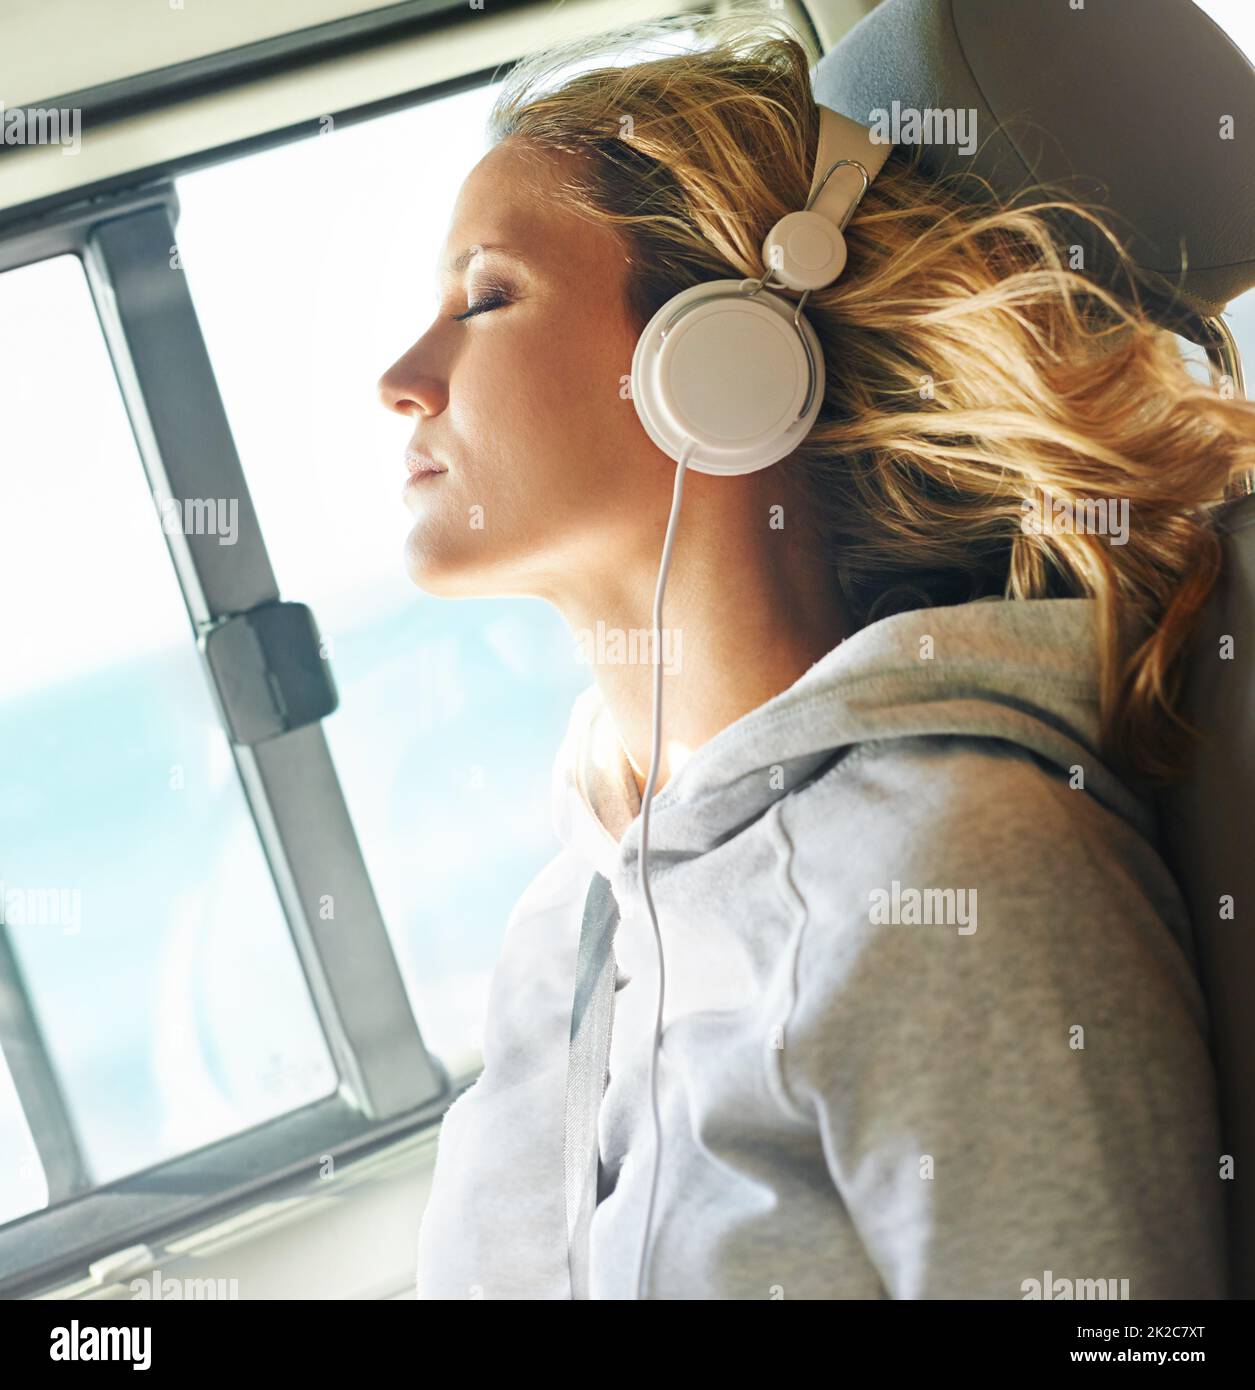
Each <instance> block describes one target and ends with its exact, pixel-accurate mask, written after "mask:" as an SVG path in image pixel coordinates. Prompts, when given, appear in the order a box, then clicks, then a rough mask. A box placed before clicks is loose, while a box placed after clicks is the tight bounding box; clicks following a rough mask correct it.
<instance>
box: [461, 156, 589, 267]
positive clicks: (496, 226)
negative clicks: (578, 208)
mask: <svg viewBox="0 0 1255 1390" xmlns="http://www.w3.org/2000/svg"><path fill="white" fill-rule="evenodd" d="M561 158H562V156H554V155H551V154H550V153H549V152H547V151H538V150H534V149H526V150H525V149H522V148H520V147H519V146H518V145H517V143H512V142H511V141H509V140H506V141H503V142H502V143H501V144H499V145H496V146H494V147H493V148H492V149H491V150H489V152H488V153H487V154H486V155H485V156H484V157H483V158H482V159H481V160H480V161H479V163H478V164H477V165H476V166H475V167H474V168H473V169H472V170H471V172H470V173H469V174H468V175H467V176H466V179H465V181H464V182H463V184H462V187H461V189H460V190H459V193H458V197H457V201H456V203H455V204H454V208H453V215H452V217H451V218H450V221H449V230H448V233H447V235H446V237H445V243H444V247H443V248H442V250H441V254H440V260H439V272H440V274H441V276H442V277H452V276H456V275H460V274H461V273H462V272H463V271H464V270H465V269H466V267H467V266H468V265H471V264H474V263H475V261H477V260H478V259H479V257H477V256H476V255H475V253H476V251H477V250H481V249H482V251H483V253H484V254H483V259H484V261H485V262H486V261H487V260H489V259H490V258H491V256H492V255H494V254H495V255H496V256H498V257H502V256H503V255H504V252H505V251H511V252H513V253H514V254H515V255H516V256H517V257H519V258H521V259H522V260H523V261H524V262H525V263H526V265H527V266H528V267H529V268H532V269H535V270H540V271H543V270H545V269H552V268H562V269H563V270H565V271H566V272H568V273H569V272H570V271H571V270H573V269H574V268H575V267H576V266H577V265H579V264H583V263H586V262H595V261H597V260H598V259H599V258H600V259H603V260H604V257H605V255H606V253H607V251H608V250H610V249H611V248H612V247H613V246H614V245H615V243H614V241H613V239H612V238H610V237H609V236H608V229H606V228H596V227H592V226H591V225H590V224H589V223H588V222H587V221H586V220H584V219H583V218H580V217H578V216H577V215H576V214H575V213H573V212H571V210H570V209H569V208H566V207H563V206H561V205H559V204H558V203H557V202H556V201H555V199H554V196H553V194H554V192H555V190H556V186H557V183H558V179H559V177H560V173H561V170H560V168H559V161H560V160H561ZM599 232H600V233H601V235H600V236H599V235H598V233H599ZM489 248H495V249H494V250H493V251H490V250H489Z"/></svg>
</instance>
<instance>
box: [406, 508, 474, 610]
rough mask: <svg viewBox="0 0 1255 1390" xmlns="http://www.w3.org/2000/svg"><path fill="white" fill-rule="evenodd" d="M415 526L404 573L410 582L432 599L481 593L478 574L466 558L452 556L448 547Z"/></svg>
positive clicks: (409, 540)
mask: <svg viewBox="0 0 1255 1390" xmlns="http://www.w3.org/2000/svg"><path fill="white" fill-rule="evenodd" d="M422 529H423V528H422V527H421V526H415V527H414V529H413V530H412V531H411V532H410V534H409V535H408V536H407V537H406V541H405V548H404V557H405V572H406V573H407V574H408V575H409V577H410V581H411V583H413V584H414V586H415V587H416V588H419V589H421V590H422V591H423V592H424V593H425V594H430V595H431V596H432V597H433V598H469V597H471V596H472V595H474V594H476V593H478V592H479V588H478V585H477V584H476V572H475V567H474V565H473V564H471V563H470V561H469V560H468V558H467V557H466V556H458V555H453V554H451V553H450V550H449V547H448V546H447V545H445V544H442V543H441V542H440V540H438V539H436V538H433V537H432V536H430V535H423V534H422Z"/></svg>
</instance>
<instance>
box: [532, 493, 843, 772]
mask: <svg viewBox="0 0 1255 1390" xmlns="http://www.w3.org/2000/svg"><path fill="white" fill-rule="evenodd" d="M739 481H741V480H739V479H727V478H710V477H708V476H706V475H703V474H690V475H688V476H686V478H685V492H684V500H683V505H682V507H681V514H680V519H679V523H678V527H677V534H676V539H675V544H674V547H673V551H672V559H671V569H670V574H669V577H668V580H667V586H666V590H665V593H664V595H663V606H662V630H661V640H660V641H659V642H658V643H657V649H658V650H657V659H658V661H659V664H660V665H661V666H662V741H661V747H660V757H659V765H658V771H657V775H656V778H655V784H654V793H655V794H657V793H658V792H660V791H661V790H662V788H663V787H664V786H665V785H666V784H667V782H668V781H669V780H670V778H671V777H672V775H673V774H674V773H675V772H677V771H678V770H679V769H680V767H682V766H683V764H684V762H685V761H686V760H687V759H688V757H689V756H690V755H691V754H692V753H693V752H695V751H696V750H697V749H698V748H700V747H701V746H702V745H703V744H704V743H706V742H708V741H709V740H710V739H711V738H713V737H714V736H715V734H717V733H719V732H720V730H722V729H724V728H726V727H727V726H728V725H729V724H732V723H734V722H735V721H736V720H738V719H740V718H741V717H742V716H743V715H745V714H748V713H749V712H750V711H751V710H754V709H757V708H758V707H759V706H760V705H762V704H764V703H765V702H766V701H768V700H770V699H772V698H773V697H774V696H776V695H778V694H779V693H780V692H781V691H783V690H787V689H788V687H789V686H791V685H792V684H793V683H794V682H795V681H796V680H797V679H798V678H799V677H801V676H802V675H804V674H805V673H806V671H807V670H808V669H809V668H810V667H811V666H812V665H814V663H815V662H816V661H818V660H819V659H820V658H821V657H823V656H824V655H825V654H826V653H828V652H829V651H831V650H832V648H833V647H834V646H836V645H837V643H838V642H840V641H841V640H842V639H843V638H844V637H845V636H846V634H847V631H848V628H847V625H846V620H845V615H844V612H843V609H842V606H841V603H840V599H839V595H838V590H837V585H836V582H835V579H834V577H833V573H832V570H831V568H830V566H828V565H826V564H823V563H821V562H820V561H817V560H816V559H815V558H814V557H813V556H807V555H806V554H804V553H803V551H802V549H801V548H800V546H799V545H798V544H797V543H796V542H795V540H794V537H793V536H792V535H791V534H790V532H789V531H788V530H787V529H786V530H773V529H770V528H769V526H768V524H767V520H766V518H767V517H768V515H769V509H770V507H771V506H772V501H770V500H767V498H768V496H769V494H770V493H771V486H770V485H767V484H766V482H765V480H764V481H763V482H755V484H754V491H753V492H751V493H742V494H741V496H740V500H739V502H735V498H734V493H733V485H734V484H735V483H737V482H739ZM747 481H748V480H747ZM747 496H749V497H751V498H754V499H755V501H754V502H751V504H750V505H746V497H747ZM758 502H761V505H758ZM734 503H735V504H734ZM662 541H663V533H662V531H660V532H659V535H658V537H657V542H656V545H650V546H647V547H644V548H643V553H642V554H641V555H639V556H637V557H636V559H635V562H634V563H623V564H621V565H620V566H619V567H618V569H617V570H616V571H615V572H614V573H613V574H610V573H606V574H604V575H603V576H602V578H601V581H600V582H599V583H598V585H597V586H596V587H595V588H593V589H586V591H585V592H583V593H582V594H578V595H577V594H568V595H566V596H565V598H564V599H562V600H560V601H559V603H558V606H559V608H560V609H561V610H562V612H563V615H564V617H565V618H566V620H567V623H568V625H569V626H570V628H571V630H572V632H573V634H575V635H576V637H577V639H578V640H579V642H580V644H581V647H582V649H583V650H584V652H585V653H586V655H587V656H588V658H589V660H590V662H591V664H592V666H593V668H594V672H595V677H596V680H597V684H598V686H599V687H600V689H601V693H602V696H603V698H604V700H605V703H606V706H607V708H608V710H609V711H610V714H611V717H612V718H613V720H614V724H615V727H616V729H617V730H618V733H619V737H620V739H621V741H622V744H623V747H624V751H625V753H626V755H627V758H628V762H629V763H630V765H631V767H632V770H633V773H634V774H635V777H636V785H637V790H638V792H640V793H641V794H642V796H643V794H644V788H645V783H646V779H647V775H648V772H649V766H650V751H651V744H652V724H651V712H652V689H653V679H654V672H653V661H654V658H655V653H654V639H653V638H652V636H651V628H652V615H653V604H654V593H655V589H656V585H657V578H658V566H659V563H660V561H661V556H662Z"/></svg>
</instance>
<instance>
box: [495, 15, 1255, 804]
mask: <svg viewBox="0 0 1255 1390" xmlns="http://www.w3.org/2000/svg"><path fill="white" fill-rule="evenodd" d="M677 29H678V30H695V31H696V33H697V35H698V44H699V46H698V47H696V48H693V47H691V46H690V42H689V41H687V40H685V41H681V42H675V39H676V31H677ZM669 40H670V41H671V42H670V48H668V47H667V45H668V41H669ZM646 45H648V46H649V47H648V51H649V52H650V53H651V56H649V57H647V58H646V60H644V61H637V62H627V63H624V62H621V61H620V62H615V61H613V58H610V50H611V49H612V48H619V49H621V50H626V51H627V52H628V53H632V52H633V51H635V52H636V53H638V54H639V53H640V51H641V49H642V47H643V46H646ZM660 46H661V49H660ZM671 50H674V51H671ZM599 58H600V59H601V60H602V62H603V63H604V64H605V65H602V66H593V67H591V68H590V60H592V61H593V62H594V63H595V62H596V61H597V59H599ZM607 58H610V61H609V62H608V63H607V62H606V60H607ZM572 67H575V69H576V70H575V71H574V72H572V71H571V69H572ZM818 123H819V117H818V109H817V107H816V105H815V101H814V96H813V92H812V86H811V79H810V58H809V56H808V53H807V50H806V49H805V47H804V46H803V43H802V42H801V40H800V38H799V36H797V35H796V34H795V32H794V31H793V30H791V28H790V27H789V26H788V25H787V23H786V22H784V21H781V20H776V19H767V20H765V19H763V18H761V17H747V16H744V15H736V14H733V15H731V16H723V17H718V18H714V19H710V18H702V17H681V18H679V19H677V20H673V21H663V22H661V23H654V24H648V25H643V26H642V25H637V26H632V27H631V28H625V29H620V30H617V31H615V33H613V34H612V35H610V36H606V35H601V36H599V37H595V38H592V39H587V40H579V41H576V42H574V43H571V44H564V45H562V46H561V47H558V48H553V49H549V50H547V51H545V52H542V53H539V54H537V55H535V56H532V57H529V58H527V59H525V60H524V61H522V62H521V63H519V64H518V65H516V66H515V67H514V68H513V69H511V71H510V73H509V74H508V75H507V77H506V80H505V82H504V85H503V88H502V90H501V92H500V94H499V96H498V98H497V100H496V102H495V104H494V107H493V111H492V115H491V117H490V121H489V137H490V139H491V140H492V141H493V142H494V143H495V142H498V141H501V140H505V139H511V140H512V141H516V142H521V144H520V145H519V146H518V147H519V149H520V150H521V151H523V152H525V153H528V152H530V153H534V155H535V157H536V158H538V159H542V160H544V159H547V158H548V156H549V155H551V154H553V153H556V152H563V153H566V154H575V155H579V156H582V158H579V159H575V160H559V161H551V163H552V164H553V165H555V166H557V167H556V168H555V172H557V173H558V176H559V182H560V192H559V195H558V196H559V198H560V200H561V203H562V204H563V205H564V206H565V207H567V208H569V209H570V210H572V211H574V212H576V213H577V214H579V215H581V216H584V217H587V218H589V219H591V220H593V221H595V222H597V223H599V224H601V225H603V226H611V227H613V228H615V229H617V232H618V234H619V235H620V237H621V238H622V241H623V244H624V248H625V255H626V258H627V277H626V297H627V305H626V307H627V310H628V312H629V315H630V317H631V318H632V320H633V321H634V322H635V323H636V324H637V327H638V329H639V328H643V327H644V325H645V324H646V323H647V322H648V320H649V319H650V318H651V317H652V316H653V314H654V312H655V311H656V310H657V309H658V308H659V307H660V306H661V305H662V304H663V303H664V302H665V301H666V300H667V299H669V298H670V297H671V296H672V295H673V294H676V293H677V292H678V291H680V290H682V289H685V288H687V287H688V286H690V285H693V284H696V283H698V282H700V281H703V280H712V279H723V278H743V277H751V276H752V277H754V278H758V277H759V276H761V274H762V271H763V266H762V249H761V248H762V241H763V238H764V236H765V235H766V233H767V231H768V230H769V229H770V228H771V226H772V225H773V224H774V223H775V222H776V221H777V219H779V218H780V217H783V216H784V215H785V214H786V213H788V212H791V211H793V210H795V209H797V208H800V207H802V206H803V205H804V204H805V202H806V199H807V196H808V193H809V190H810V184H811V175H812V170H813V165H814V159H815V152H816V148H817V141H818ZM919 154H920V150H919V148H918V147H915V148H914V149H911V150H907V149H903V148H901V147H897V148H895V150H894V151H893V152H892V153H891V155H890V157H889V159H888V161H887V162H886V164H885V166H884V169H883V170H882V172H881V173H880V175H879V177H878V178H877V179H876V180H875V182H874V183H873V184H872V186H871V189H870V190H869V192H868V193H867V196H866V197H865V198H864V199H863V202H862V203H861V204H860V206H859V209H858V211H857V213H856V214H855V216H854V218H853V220H852V221H851V222H850V224H849V226H848V228H847V229H846V239H847V242H848V245H849V261H848V264H847V267H846V270H845V272H844V273H843V274H842V275H841V277H840V278H839V279H838V280H837V281H836V282H835V283H834V284H833V285H831V286H829V287H828V288H827V289H824V290H820V291H816V292H814V293H812V294H811V296H810V297H809V299H808V300H807V303H806V309H805V312H806V314H807V317H808V318H809V319H810V322H811V323H812V325H813V326H814V328H815V331H816V333H817V334H818V335H819V339H820V341H821V343H822V345H823V352H824V362H825V367H826V377H827V384H826V388H825V392H824V399H823V404H822V407H821V410H820V414H819V419H818V421H817V423H816V425H815V427H814V429H813V430H812V431H811V433H810V434H809V435H808V436H807V438H806V440H805V441H804V442H803V444H802V445H801V446H800V447H799V448H798V449H797V450H796V451H795V452H794V453H793V454H792V455H790V456H789V459H788V460H787V461H786V462H785V463H784V464H782V465H781V470H780V471H781V472H782V474H784V475H785V476H786V477H787V479H788V481H787V483H783V482H782V486H788V487H789V488H791V489H792V490H793V495H794V497H795V499H796V503H797V505H795V507H794V512H793V514H794V515H796V516H799V517H801V518H803V529H804V536H803V539H802V541H801V543H803V544H806V545H809V546H813V547H814V548H815V550H816V552H817V553H818V554H819V555H820V556H822V557H824V559H825V560H826V561H827V562H828V563H830V564H831V565H832V568H833V579H834V583H839V584H840V586H841V591H842V594H843V597H844V602H845V606H846V609H847V612H848V613H849V615H850V617H851V619H852V621H853V622H854V623H855V625H856V627H861V626H864V625H866V624H867V623H870V622H873V621H875V620H876V619H877V618H878V617H883V616H885V615H886V614H887V613H889V612H893V611H901V610H903V609H907V608H914V607H935V606H946V605H950V604H956V603H963V602H968V601H971V600H973V599H976V598H980V597H983V596H985V595H989V594H992V595H996V596H999V597H1005V598H1011V599H1033V598H1050V597H1067V596H1084V597H1090V598H1094V599H1096V600H1097V613H1098V629H1099V631H1098V645H1099V659H1100V680H1099V708H1100V720H1101V737H1102V754H1103V756H1104V758H1105V759H1107V760H1108V761H1109V762H1110V763H1111V764H1112V765H1113V766H1114V767H1116V768H1118V769H1120V770H1121V771H1122V772H1123V774H1124V775H1125V776H1126V777H1128V778H1129V779H1130V780H1132V781H1138V780H1142V781H1145V782H1147V783H1155V782H1166V781H1171V780H1172V779H1174V778H1176V777H1180V776H1182V775H1184V773H1185V772H1186V771H1187V768H1188V760H1189V754H1190V750H1191V743H1192V740H1193V739H1194V738H1195V737H1196V735H1195V731H1194V730H1192V729H1191V728H1190V726H1189V724H1188V723H1187V722H1186V721H1185V719H1184V718H1183V717H1182V715H1181V713H1180V711H1179V709H1178V706H1179V703H1180V699H1181V686H1182V675H1183V660H1184V656H1185V654H1186V651H1187V650H1188V648H1187V643H1188V639H1189V637H1190V634H1191V631H1192V629H1193V626H1194V623H1195V619H1196V617H1197V615H1198V614H1199V611H1200V609H1201V608H1202V606H1203V604H1204V603H1205V601H1206V599H1207V597H1208V595H1209V593H1210V592H1211V590H1212V588H1213V585H1214V583H1215V581H1216V578H1217V575H1218V573H1219V568H1220V557H1221V551H1220V544H1219V540H1218V538H1217V535H1216V533H1215V531H1214V529H1213V527H1212V525H1211V524H1210V519H1209V517H1210V511H1211V509H1212V508H1213V507H1214V505H1215V504H1216V503H1217V502H1219V501H1220V500H1222V499H1223V498H1224V496H1225V493H1226V489H1227V487H1228V485H1229V484H1230V482H1231V480H1233V479H1234V478H1235V477H1236V476H1237V475H1238V474H1240V473H1243V472H1244V471H1246V470H1249V469H1252V468H1255V404H1252V403H1249V402H1246V401H1243V400H1240V399H1231V398H1226V397H1225V396H1224V395H1223V394H1222V393H1220V392H1218V391H1217V390H1216V389H1215V388H1213V387H1212V386H1209V385H1206V384H1203V383H1201V382H1199V381H1198V380H1196V378H1195V377H1194V376H1192V375H1191V373H1190V372H1189V370H1188V369H1187V367H1186V366H1185V364H1184V361H1183V359H1182V356H1181V353H1180V350H1179V347H1178V344H1177V340H1176V338H1175V337H1174V335H1173V334H1172V332H1170V331H1169V330H1168V329H1167V328H1164V327H1161V326H1159V325H1158V324H1157V323H1156V322H1155V321H1154V320H1153V319H1152V318H1151V317H1150V316H1149V314H1148V312H1147V310H1146V308H1145V307H1144V301H1143V299H1142V298H1141V296H1140V294H1139V288H1138V281H1139V279H1141V278H1142V277H1141V273H1140V272H1139V271H1138V270H1137V268H1136V267H1135V266H1134V265H1133V263H1132V262H1131V261H1130V260H1128V258H1127V256H1126V254H1125V252H1124V249H1123V245H1122V243H1121V242H1120V241H1119V239H1118V238H1117V237H1116V234H1115V233H1114V232H1113V231H1112V230H1111V228H1110V226H1109V225H1108V223H1107V222H1105V221H1104V219H1103V218H1102V217H1101V216H1100V215H1099V214H1098V213H1097V212H1096V211H1094V210H1091V209H1089V208H1087V207H1085V206H1082V205H1081V204H1078V203H1076V202H1074V201H1071V200H1069V199H1067V198H1064V197H1060V196H1051V195H1050V190H1043V189H1042V188H1041V186H1038V188H1037V189H1034V190H1029V191H1027V192H1028V194H1029V196H1025V193H1026V191H1021V192H1020V193H1017V194H1016V196H1015V198H1013V199H1010V200H1005V201H1002V202H999V201H997V200H994V199H993V197H992V195H993V190H992V189H991V188H990V187H989V186H988V185H987V184H985V183H984V181H983V180H977V182H978V183H980V185H981V187H980V188H979V189H978V188H977V187H976V184H975V183H972V182H969V181H970V180H975V179H976V176H975V175H972V174H967V173H964V174H959V175H947V176H946V177H945V178H943V179H932V178H928V177H926V176H925V175H924V174H923V173H922V172H921V171H920V170H919V169H918V167H917V165H918V162H919ZM977 194H979V195H980V196H979V197H978V196H976V195H977ZM1061 214H1064V215H1068V216H1072V217H1076V218H1080V219H1083V220H1084V221H1085V222H1086V223H1087V224H1089V225H1090V226H1091V227H1092V228H1094V229H1095V231H1096V232H1097V233H1098V234H1099V235H1100V236H1101V237H1102V238H1103V239H1104V240H1105V241H1106V243H1107V244H1109V246H1110V247H1111V248H1112V251H1113V253H1114V256H1115V258H1116V262H1117V264H1118V266H1119V268H1120V270H1121V272H1122V274H1123V276H1124V281H1125V283H1124V284H1123V285H1122V291H1123V292H1122V293H1120V294H1117V293H1114V292H1112V290H1111V289H1109V288H1106V287H1104V285H1103V284H1101V283H1099V280H1098V279H1097V278H1096V277H1087V276H1085V275H1084V274H1082V273H1078V272H1077V271H1074V270H1072V269H1069V268H1068V267H1067V266H1066V265H1065V264H1064V260H1063V257H1062V256H1061V254H1060V249H1059V244H1058V243H1059V241H1060V234H1059V226H1060V224H1059V223H1058V222H1057V221H1056V220H1055V219H1057V218H1058V217H1059V216H1060V215H1061ZM1072 239H1073V240H1075V237H1073V238H1072ZM1043 496H1045V497H1047V498H1049V499H1052V500H1053V501H1064V502H1067V501H1071V502H1073V503H1074V504H1075V503H1077V502H1080V503H1082V504H1084V503H1085V502H1086V501H1087V500H1089V499H1097V498H1112V499H1115V498H1119V499H1127V504H1128V511H1127V517H1128V527H1129V531H1128V541H1127V543H1126V544H1124V545H1111V544H1109V543H1108V541H1107V538H1106V537H1104V536H1103V535H1097V534H1093V533H1092V532H1087V531H1084V530H1083V531H1081V532H1076V531H1054V530H1042V531H1041V532H1039V533H1036V532H1033V531H1031V530H1027V529H1026V528H1025V526H1024V525H1023V522H1024V519H1025V516H1026V505H1028V504H1033V503H1035V502H1040V500H1041V499H1042V498H1043Z"/></svg>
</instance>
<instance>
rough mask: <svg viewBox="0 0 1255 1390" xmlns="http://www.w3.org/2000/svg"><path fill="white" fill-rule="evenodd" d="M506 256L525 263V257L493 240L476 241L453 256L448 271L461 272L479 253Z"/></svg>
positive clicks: (452, 272)
mask: <svg viewBox="0 0 1255 1390" xmlns="http://www.w3.org/2000/svg"><path fill="white" fill-rule="evenodd" d="M481 253H482V254H483V255H486V256H487V255H498V256H508V257H510V259H511V260H516V261H521V262H523V263H524V264H526V257H524V256H521V255H520V254H519V253H518V252H517V251H512V250H511V249H510V248H509V247H508V246H501V245H499V244H498V243H497V242H494V241H482V242H481V241H477V242H476V243H475V244H474V245H473V246H468V247H467V248H466V250H465V251H463V252H461V253H460V254H459V255H457V256H455V257H454V258H453V260H452V261H451V262H450V263H449V273H450V274H453V275H458V274H461V272H462V271H464V270H465V269H466V267H467V266H468V265H470V263H471V262H472V261H473V260H474V259H475V257H476V256H477V255H479V254H481Z"/></svg>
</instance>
